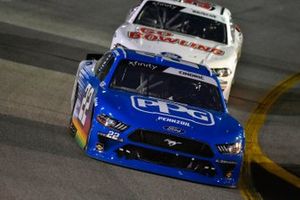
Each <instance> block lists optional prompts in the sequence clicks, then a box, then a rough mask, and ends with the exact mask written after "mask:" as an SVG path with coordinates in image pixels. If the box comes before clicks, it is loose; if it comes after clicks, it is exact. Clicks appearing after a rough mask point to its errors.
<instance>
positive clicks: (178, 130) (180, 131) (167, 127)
mask: <svg viewBox="0 0 300 200" xmlns="http://www.w3.org/2000/svg"><path fill="white" fill-rule="evenodd" d="M163 128H164V129H165V130H167V131H169V132H173V133H178V134H182V133H184V130H182V129H180V128H177V127H175V126H164V127H163Z"/></svg>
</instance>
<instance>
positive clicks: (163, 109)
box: [131, 96, 215, 126]
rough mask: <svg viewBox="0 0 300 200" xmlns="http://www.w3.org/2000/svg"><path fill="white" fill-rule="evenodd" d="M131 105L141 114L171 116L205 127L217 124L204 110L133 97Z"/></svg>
mask: <svg viewBox="0 0 300 200" xmlns="http://www.w3.org/2000/svg"><path fill="white" fill-rule="evenodd" d="M131 103H132V106H133V107H134V108H135V109H136V110H138V111H141V112H145V113H150V114H157V115H164V116H169V117H172V118H177V119H181V120H187V121H191V122H194V123H196V124H201V125H205V126H213V125H214V124H215V121H214V118H213V115H212V114H211V113H209V112H207V111H205V110H202V109H195V108H191V107H189V106H184V105H181V104H176V103H173V102H170V101H163V100H158V99H150V98H145V97H140V96H131Z"/></svg>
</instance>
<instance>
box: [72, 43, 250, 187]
mask: <svg viewBox="0 0 300 200" xmlns="http://www.w3.org/2000/svg"><path fill="white" fill-rule="evenodd" d="M70 132H71V134H72V135H73V136H74V137H75V139H76V141H77V142H78V144H79V145H80V147H81V148H82V149H84V151H85V152H86V154H87V155H88V156H90V157H92V158H95V159H98V160H102V161H105V162H109V163H113V164H117V165H122V166H125V167H130V168H134V169H138V170H143V171H148V172H152V173H156V174H161V175H166V176H170V177H176V178H180V179H185V180H190V181H193V182H199V183H206V184H212V185H218V186H226V187H235V186H236V184H237V182H238V177H239V172H240V169H241V164H242V158H243V150H244V143H245V138H244V137H245V136H244V130H243V128H242V127H241V125H240V124H239V123H238V122H237V121H236V120H235V119H234V118H232V117H231V116H230V115H229V114H228V111H227V108H226V104H225V101H224V98H223V96H222V90H221V87H220V84H219V82H218V79H217V78H216V76H215V75H213V74H212V72H211V71H210V70H209V69H208V68H206V67H205V66H201V65H196V64H193V63H189V62H185V61H181V60H180V59H179V58H177V57H176V56H173V55H172V54H168V53H164V54H163V55H153V54H149V53H145V52H137V51H133V50H128V49H123V48H117V49H114V50H112V51H109V52H107V53H105V54H104V55H103V56H102V57H101V58H100V59H99V60H95V59H94V60H85V61H82V62H81V63H80V65H79V68H78V72H77V76H76V80H75V84H74V89H73V94H72V114H71V122H70Z"/></svg>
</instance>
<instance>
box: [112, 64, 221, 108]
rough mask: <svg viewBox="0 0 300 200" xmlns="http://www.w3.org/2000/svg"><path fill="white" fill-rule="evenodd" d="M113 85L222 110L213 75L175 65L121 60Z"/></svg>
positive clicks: (139, 92) (192, 104) (142, 93)
mask: <svg viewBox="0 0 300 200" xmlns="http://www.w3.org/2000/svg"><path fill="white" fill-rule="evenodd" d="M110 87H111V88H114V89H119V90H125V91H128V92H132V93H136V94H140V95H144V96H151V97H156V98H161V99H167V100H170V101H174V102H178V103H184V104H188V105H191V106H195V107H201V108H206V109H210V110H215V111H223V105H222V101H221V95H220V92H219V89H218V87H217V83H216V81H215V80H214V79H212V78H211V77H207V76H202V75H200V74H196V73H192V72H188V71H184V70H179V69H175V68H170V67H165V66H160V65H155V64H151V63H145V62H140V61H132V60H122V61H121V62H120V63H119V65H118V67H117V69H116V71H115V72H114V76H113V78H112V81H111V83H110Z"/></svg>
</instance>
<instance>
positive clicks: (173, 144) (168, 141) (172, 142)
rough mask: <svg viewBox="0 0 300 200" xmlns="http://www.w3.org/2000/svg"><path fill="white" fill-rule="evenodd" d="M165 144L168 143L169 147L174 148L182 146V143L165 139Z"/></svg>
mask: <svg viewBox="0 0 300 200" xmlns="http://www.w3.org/2000/svg"><path fill="white" fill-rule="evenodd" d="M164 142H167V143H168V146H169V147H174V146H176V145H178V144H182V143H181V142H176V141H174V140H170V139H165V140H164Z"/></svg>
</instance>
